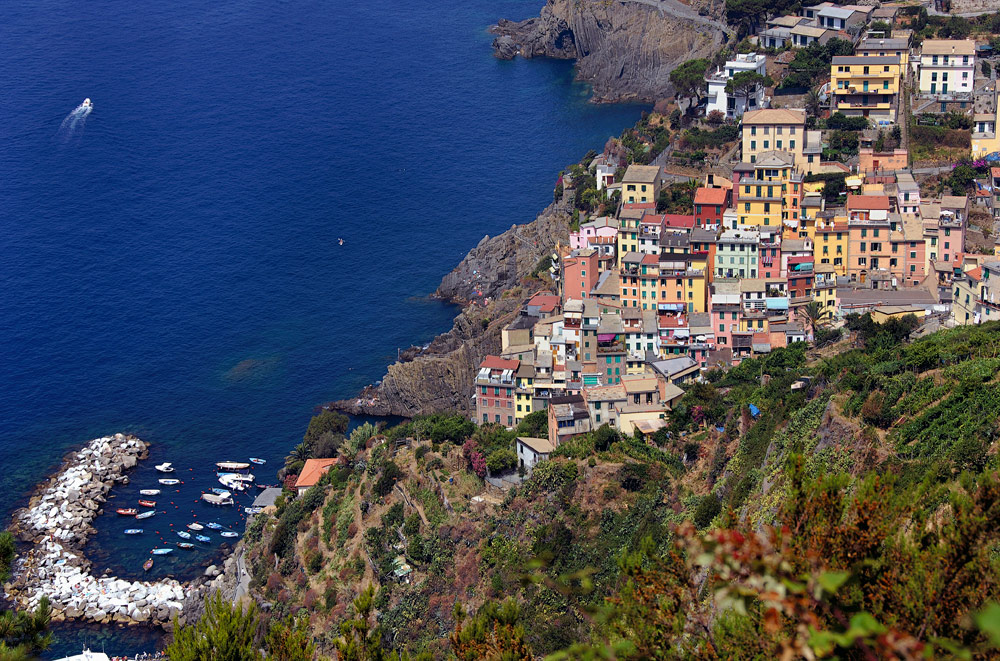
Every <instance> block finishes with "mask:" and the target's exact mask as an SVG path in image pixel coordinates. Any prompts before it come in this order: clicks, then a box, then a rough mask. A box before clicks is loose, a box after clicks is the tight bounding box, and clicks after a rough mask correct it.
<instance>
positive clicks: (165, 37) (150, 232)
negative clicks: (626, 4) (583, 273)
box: [0, 0, 642, 654]
mask: <svg viewBox="0 0 1000 661" xmlns="http://www.w3.org/2000/svg"><path fill="white" fill-rule="evenodd" d="M541 4H542V2H541V0H492V1H487V0H470V1H469V2H464V3H459V4H457V5H448V6H445V5H442V4H441V3H432V2H426V1H424V0H416V1H413V0H407V1H403V0H368V1H366V2H359V3H353V2H338V1H335V2H318V1H301V2H274V1H268V2H260V1H255V0H240V1H236V0H220V1H219V2H213V3H205V2H200V1H195V0H177V1H175V2H164V3H138V4H136V3H131V2H126V1H125V0H93V1H90V2H86V3H80V2H70V1H68V0H38V1H37V2H31V3H28V2H6V3H0V43H2V44H3V48H2V49H0V63H2V66H0V89H3V90H4V92H3V94H2V95H0V357H2V360H0V512H2V513H3V514H4V517H5V519H6V517H8V516H9V514H10V512H11V511H12V510H13V508H15V507H17V506H18V505H20V504H22V503H23V502H24V499H25V497H26V496H27V494H28V493H29V492H30V491H31V489H32V488H33V486H34V485H35V483H36V482H37V481H38V480H39V479H41V478H42V477H44V476H45V475H46V474H47V473H48V472H49V471H51V470H52V469H53V467H54V466H55V465H56V464H57V462H58V460H59V459H60V457H61V456H62V455H63V454H64V453H65V452H66V451H67V450H69V449H71V448H73V447H75V446H78V445H80V444H81V443H83V442H84V441H86V440H88V439H90V438H94V437H96V436H99V435H104V434H108V433H113V432H116V431H128V432H132V433H135V434H137V435H139V436H141V437H142V438H144V439H147V440H149V441H151V442H152V443H153V447H152V458H151V460H150V461H148V462H145V464H143V465H141V466H140V467H139V468H138V469H137V471H136V472H135V473H134V475H133V477H134V480H133V484H132V485H131V486H130V487H128V488H126V489H121V490H117V491H116V492H115V499H114V500H112V501H111V502H112V504H115V505H117V504H134V503H133V501H134V499H136V498H137V495H136V491H137V490H138V489H139V488H144V487H146V488H148V487H152V486H155V485H154V484H153V482H155V478H156V477H157V476H156V474H155V473H154V472H153V470H152V464H153V463H155V462H157V461H172V462H173V463H174V465H175V466H177V467H178V471H179V472H180V473H181V476H182V478H183V479H184V480H185V484H184V485H182V486H181V487H179V488H178V490H176V491H173V492H168V491H165V492H164V494H162V495H161V496H159V497H158V498H157V500H158V505H157V509H159V510H160V512H161V513H160V514H159V515H158V516H157V517H155V518H154V519H151V520H149V521H148V522H145V524H146V525H143V528H144V529H148V530H146V533H145V534H144V535H143V536H141V537H136V538H132V537H130V538H122V536H121V530H122V529H123V528H124V527H128V526H129V525H131V524H130V523H128V522H125V521H122V520H118V519H117V518H116V517H115V515H114V514H106V515H105V516H103V517H101V519H100V520H99V521H98V524H97V527H98V530H99V532H98V535H97V536H96V537H95V538H94V540H93V541H92V543H91V544H90V545H89V546H90V551H89V552H90V555H91V557H92V558H93V559H94V562H95V567H96V568H98V569H100V570H103V569H105V568H107V569H111V570H112V571H113V572H115V573H119V574H122V575H127V576H132V577H134V576H139V575H141V574H142V570H141V569H140V567H139V565H140V564H141V562H142V560H143V559H145V558H146V557H148V550H149V548H151V547H152V546H153V545H156V544H161V543H169V542H172V541H176V539H175V538H176V535H174V534H173V532H172V531H174V530H176V529H178V528H179V527H181V526H183V525H184V523H186V522H189V521H192V520H205V519H206V518H207V519H212V518H217V519H218V520H219V521H220V522H221V523H224V524H226V525H227V526H232V527H233V528H234V529H237V530H239V529H240V523H241V522H240V520H239V517H238V515H237V513H236V512H235V511H228V512H218V511H207V509H206V506H203V505H200V504H199V503H197V502H195V501H196V499H197V497H198V494H199V493H200V492H201V491H203V490H204V489H207V488H209V487H210V486H214V485H215V483H214V481H213V480H214V478H213V476H212V474H211V464H212V462H215V461H219V460H225V459H244V458H246V457H248V456H259V457H263V458H265V459H267V460H268V462H269V463H268V466H267V467H266V468H265V470H259V471H257V473H258V475H259V479H262V480H264V481H273V478H274V469H275V468H276V467H277V464H280V461H281V458H282V457H283V456H284V454H285V453H286V452H287V450H288V449H289V448H290V447H291V446H292V445H294V444H295V443H296V442H297V441H298V440H299V439H301V436H302V433H303V431H304V429H305V426H306V424H307V422H308V419H309V416H310V415H311V414H312V413H313V411H314V410H315V407H316V406H317V405H320V404H322V403H323V402H326V401H329V400H332V399H337V398H341V397H346V396H349V395H350V394H352V393H353V392H355V391H357V390H358V389H359V388H360V387H362V386H364V385H366V384H368V383H371V382H373V381H375V380H376V379H378V378H380V377H381V375H382V374H383V373H384V368H385V366H386V364H387V363H389V362H391V361H392V360H394V358H395V356H396V350H397V348H405V347H407V346H409V345H410V344H415V343H416V344H419V343H423V342H426V341H428V340H429V339H431V338H432V337H433V336H434V335H435V334H437V333H439V332H442V331H444V330H446V329H447V328H449V327H450V324H451V319H452V317H453V315H454V313H455V310H454V309H453V308H451V307H450V306H447V305H444V304H442V303H440V302H436V301H432V300H430V299H428V297H427V296H428V294H429V293H430V292H432V291H433V290H434V288H435V287H436V286H437V284H438V282H439V280H440V278H441V276H442V275H444V273H446V272H447V271H448V270H449V269H450V268H452V267H453V266H454V265H455V264H456V263H457V262H458V260H459V259H461V257H462V256H463V255H464V254H465V252H466V251H467V250H468V249H469V248H470V247H472V246H473V245H475V244H476V242H478V240H479V239H480V238H481V237H482V235H483V234H487V233H488V234H496V233H498V232H501V231H503V230H505V229H507V228H508V227H509V226H510V225H511V224H512V223H523V222H526V221H529V220H531V219H532V218H533V217H534V215H535V214H536V213H537V212H538V211H539V210H540V209H541V208H542V207H543V206H544V205H545V204H547V203H548V201H549V200H550V199H551V193H552V187H553V185H554V183H555V178H556V176H557V173H558V170H559V169H560V168H562V167H563V166H565V165H566V164H568V163H570V162H573V161H575V160H576V159H577V158H579V157H580V156H581V155H582V154H583V153H584V152H585V151H586V150H588V149H591V148H595V149H600V148H601V146H602V145H603V143H604V141H605V140H606V139H607V137H608V136H609V135H613V134H614V135H617V134H618V133H620V132H621V130H622V128H624V127H625V126H627V125H630V124H632V123H633V122H634V121H635V120H636V119H637V118H638V116H639V113H640V112H641V110H642V108H641V107H639V106H594V105H592V104H588V103H587V95H588V90H587V88H586V87H585V86H583V85H580V84H578V83H575V82H574V81H573V71H572V67H571V65H570V64H569V63H566V62H553V61H543V60H537V61H525V60H520V59H519V60H516V61H512V62H501V61H498V60H496V59H494V58H493V57H492V54H491V51H490V47H489V44H490V41H491V37H490V35H488V34H487V33H486V32H485V28H486V26H487V25H488V24H490V23H491V22H494V21H495V20H496V19H497V18H500V17H511V18H522V17H527V16H530V15H533V14H535V13H536V12H537V11H538V9H539V8H540V6H541ZM85 97H90V98H91V99H93V104H94V107H93V111H92V112H91V113H90V114H89V115H87V116H86V117H84V116H83V112H82V111H78V112H77V113H76V114H73V111H74V108H76V107H77V106H78V105H79V104H80V103H81V102H82V101H83V99H84V98H85ZM339 239H343V245H340V243H339ZM219 541H220V540H216V541H214V542H213V543H212V545H210V547H206V548H204V549H201V550H198V551H196V552H191V553H189V554H187V555H180V553H179V552H175V557H174V558H173V559H169V560H162V561H158V562H157V564H156V565H155V566H154V569H153V570H152V571H151V572H150V574H152V575H154V576H162V575H167V574H169V575H174V576H177V577H181V578H184V577H188V576H191V575H193V574H195V573H197V572H199V571H201V568H202V567H203V566H204V565H205V564H207V563H209V562H211V561H213V560H216V559H218V557H219V553H220V551H219V547H218V542H219ZM57 633H58V635H59V640H58V643H57V646H56V651H57V652H66V653H70V652H75V651H78V650H79V648H80V646H81V645H82V644H83V643H84V642H89V643H90V644H93V645H95V646H96V647H100V646H102V645H103V646H104V647H105V648H106V649H107V651H108V652H109V653H119V654H120V653H126V652H134V651H139V650H140V649H149V648H151V646H152V645H154V644H155V635H152V634H148V633H146V632H143V631H142V630H129V631H124V632H114V631H112V632H111V633H110V634H109V633H108V631H104V632H98V631H97V630H95V629H94V628H90V627H68V626H65V627H58V628H57Z"/></svg>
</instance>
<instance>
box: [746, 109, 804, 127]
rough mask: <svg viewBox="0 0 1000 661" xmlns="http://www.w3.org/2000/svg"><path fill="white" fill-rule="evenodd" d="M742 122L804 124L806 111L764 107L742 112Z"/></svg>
mask: <svg viewBox="0 0 1000 661" xmlns="http://www.w3.org/2000/svg"><path fill="white" fill-rule="evenodd" d="M743 123H744V124H805V123H806V111H805V110H801V109H797V108H765V109H763V110H751V111H750V112H747V113H743Z"/></svg>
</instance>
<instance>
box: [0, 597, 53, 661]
mask: <svg viewBox="0 0 1000 661" xmlns="http://www.w3.org/2000/svg"><path fill="white" fill-rule="evenodd" d="M51 620H52V608H51V606H50V605H49V598H48V597H42V598H41V600H40V601H39V602H38V606H37V607H36V608H35V610H34V611H33V612H30V613H28V612H25V611H14V610H9V611H2V612H0V659H2V660H3V661H20V660H21V659H24V660H25V661H27V660H28V659H33V658H36V654H37V653H38V652H41V651H43V650H46V649H48V648H49V645H50V644H51V643H52V634H50V633H49V632H48V629H49V623H50V622H51Z"/></svg>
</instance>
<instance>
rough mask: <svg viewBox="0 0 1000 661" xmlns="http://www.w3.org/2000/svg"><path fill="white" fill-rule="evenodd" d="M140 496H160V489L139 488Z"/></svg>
mask: <svg viewBox="0 0 1000 661" xmlns="http://www.w3.org/2000/svg"><path fill="white" fill-rule="evenodd" d="M139 495H140V496H159V495H160V490H159V489H139Z"/></svg>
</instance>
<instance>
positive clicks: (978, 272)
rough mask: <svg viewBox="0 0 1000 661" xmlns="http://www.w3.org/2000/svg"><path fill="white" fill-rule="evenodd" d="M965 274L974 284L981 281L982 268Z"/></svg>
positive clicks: (978, 267)
mask: <svg viewBox="0 0 1000 661" xmlns="http://www.w3.org/2000/svg"><path fill="white" fill-rule="evenodd" d="M996 169H1000V168H996ZM965 274H966V275H967V276H969V277H970V278H972V279H973V280H975V281H976V282H979V281H980V280H982V279H983V268H982V267H981V266H977V267H976V268H974V269H972V270H971V271H966V272H965Z"/></svg>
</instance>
